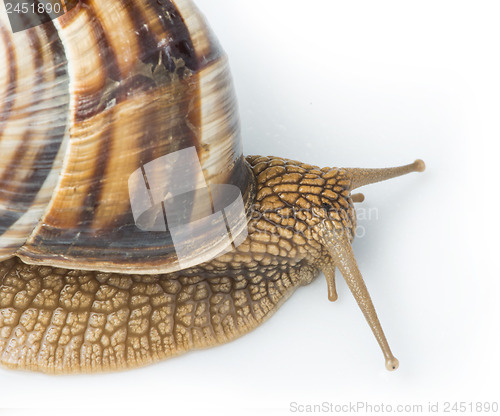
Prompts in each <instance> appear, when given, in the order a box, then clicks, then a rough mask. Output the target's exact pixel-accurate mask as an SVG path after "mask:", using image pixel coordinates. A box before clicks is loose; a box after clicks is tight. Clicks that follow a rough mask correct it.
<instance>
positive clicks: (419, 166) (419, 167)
mask: <svg viewBox="0 0 500 416" xmlns="http://www.w3.org/2000/svg"><path fill="white" fill-rule="evenodd" d="M413 166H414V167H415V172H424V171H425V162H424V161H423V160H422V159H417V160H415V162H413Z"/></svg>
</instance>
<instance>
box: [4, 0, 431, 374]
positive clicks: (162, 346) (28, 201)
mask: <svg viewBox="0 0 500 416" xmlns="http://www.w3.org/2000/svg"><path fill="white" fill-rule="evenodd" d="M0 10H1V12H0V58H3V59H2V62H5V64H4V65H3V66H2V67H0V152H1V154H2V158H1V159H0V260H1V261H0V362H1V363H3V364H5V365H7V366H10V367H13V368H27V369H32V370H39V371H45V372H56V373H59V372H89V371H102V370H113V369H122V368H130V367H134V366H139V365H144V364H147V363H151V362H153V361H157V360H160V359H163V358H166V357H170V356H174V355H178V354H180V353H182V352H185V351H188V350H190V349H193V348H202V347H207V346H213V345H218V344H221V343H224V342H227V341H230V340H232V339H234V338H236V337H238V336H241V335H243V334H245V333H247V332H248V331H250V330H252V329H253V328H255V327H256V326H257V325H259V324H260V323H262V322H264V321H265V320H266V319H267V317H269V316H270V315H271V314H272V313H273V312H274V311H275V310H276V309H277V308H278V307H279V306H280V305H281V304H282V303H283V302H284V301H285V300H286V299H287V298H288V297H289V296H290V295H291V293H292V292H293V291H294V290H295V289H296V288H297V287H299V286H301V285H305V284H308V283H310V282H311V281H312V279H313V278H314V277H316V276H317V275H318V273H319V272H320V271H323V272H324V273H325V276H326V278H327V283H328V291H329V298H330V300H335V299H336V298H337V293H336V290H335V269H336V268H337V269H339V271H340V272H341V273H342V275H343V276H344V278H345V279H346V281H347V284H348V286H349V288H350V290H351V291H352V293H353V294H354V296H355V298H356V300H357V302H358V304H359V306H360V308H361V310H362V312H363V314H364V315H365V317H366V319H367V321H368V323H369V325H370V327H371V329H372V331H373V332H374V335H375V337H376V339H377V341H378V343H379V345H380V346H381V348H382V352H383V354H384V357H385V360H386V366H387V368H388V369H395V368H396V367H397V365H398V363H397V360H396V359H395V358H394V356H393V355H392V352H391V350H390V348H389V345H388V343H387V340H386V339H385V336H384V333H383V331H382V328H381V326H380V323H379V321H378V318H377V315H376V312H375V309H374V307H373V304H372V302H371V299H370V296H369V294H368V291H367V289H366V286H365V284H364V282H363V279H362V277H361V274H360V272H359V270H358V267H357V264H356V260H355V258H354V255H353V252H352V248H351V241H352V240H353V238H354V235H355V229H356V215H355V210H354V206H353V203H354V202H361V201H362V197H361V196H360V194H355V195H351V192H352V191H353V190H354V189H356V188H358V187H360V186H364V185H367V184H369V183H373V182H378V181H381V180H385V179H389V178H392V177H395V176H399V175H403V174H406V173H409V172H415V171H422V170H423V169H424V164H423V162H422V161H416V162H415V163H413V164H411V165H408V166H402V167H399V168H388V169H337V168H323V169H320V168H318V167H316V166H312V165H308V164H304V163H300V162H298V161H292V160H287V159H282V158H275V157H260V156H249V157H247V158H244V157H243V153H242V146H241V139H240V130H239V121H238V116H237V106H236V100H235V97H234V93H233V88H232V82H231V78H230V74H229V69H228V65H227V59H226V57H225V55H224V53H223V52H222V50H221V48H220V47H219V45H218V43H217V41H216V40H215V38H214V36H213V35H212V33H211V32H210V30H209V28H208V26H207V24H206V22H205V20H204V19H203V17H202V16H201V14H200V13H199V12H198V11H197V9H196V7H195V6H194V5H193V4H192V3H191V1H189V0H158V1H153V0H146V1H139V0H101V1H99V2H98V1H96V0H85V1H81V2H79V3H78V4H77V5H76V6H74V7H73V8H72V9H71V10H70V11H68V12H67V13H66V14H65V15H63V16H61V17H59V18H58V19H56V20H54V21H51V22H48V23H46V24H43V25H39V26H35V27H32V28H30V29H28V30H25V31H21V32H17V33H12V31H11V30H10V27H9V20H8V16H7V15H6V13H5V8H0ZM172 201H173V202H172ZM171 203H172V204H171ZM222 211H223V212H224V213H223V214H221V212H222ZM171 221H173V222H171ZM179 230H180V231H179ZM177 232H179V234H177ZM179 236H180V237H182V238H181V239H180V240H179V239H178V238H177V237H179Z"/></svg>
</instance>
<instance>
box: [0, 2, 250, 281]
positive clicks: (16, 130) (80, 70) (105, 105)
mask: <svg viewBox="0 0 500 416" xmlns="http://www.w3.org/2000/svg"><path fill="white" fill-rule="evenodd" d="M0 10H1V12H0V59H2V62H5V64H2V66H1V67H0V153H1V154H2V158H1V159H0V260H5V259H7V258H10V257H12V256H14V255H16V256H18V257H20V258H21V259H22V260H23V261H25V262H26V263H31V264H50V265H55V266H60V267H65V268H72V267H77V268H78V269H83V270H85V269H89V270H101V271H108V272H124V273H127V272H134V273H159V272H161V273H165V272H171V271H174V270H178V269H182V268H185V267H190V266H193V265H196V264H199V263H201V262H203V261H206V260H208V259H210V258H213V257H214V256H215V255H216V254H217V253H218V252H220V250H221V247H222V243H225V241H223V240H222V239H221V237H220V236H219V235H218V234H217V233H216V232H215V233H214V234H213V235H208V236H207V235H203V236H202V237H200V238H199V239H198V240H197V239H196V238H191V243H192V244H191V245H190V246H189V247H185V249H184V252H183V256H182V261H180V256H179V255H178V253H177V252H176V249H177V250H178V249H179V248H178V246H177V245H176V246H175V248H174V244H173V240H174V239H175V238H174V237H173V232H171V233H170V232H165V231H168V230H166V223H165V222H163V220H164V217H163V215H162V214H164V212H163V213H162V211H161V207H162V205H161V198H160V200H158V201H157V200H155V193H154V192H153V191H154V189H153V188H154V186H155V185H154V183H155V182H158V183H161V184H160V185H158V186H159V187H160V188H161V189H156V191H157V192H156V193H157V194H158V193H160V194H161V197H164V196H165V194H168V193H169V192H171V191H172V188H173V187H174V188H175V186H176V185H175V182H177V183H178V182H179V181H180V179H182V180H181V181H180V182H182V183H189V184H191V185H189V186H188V188H189V189H188V190H190V191H192V192H193V193H194V196H193V199H196V198H200V192H202V190H203V189H205V188H206V187H207V186H208V187H209V188H210V189H212V192H215V191H214V189H215V187H216V186H217V185H221V184H224V185H232V186H233V188H232V189H236V190H237V191H238V190H239V192H240V193H241V195H242V197H243V201H244V205H248V204H249V203H250V201H251V200H252V196H251V195H252V192H253V190H252V186H253V184H252V179H251V177H250V176H249V171H248V168H247V165H246V162H245V160H244V158H243V155H242V146H241V140H240V131H239V121H238V115H237V110H236V101H235V97H234V94H233V88H232V83H231V78H230V74H229V69H228V64H227V59H226V56H225V55H224V53H223V51H222V49H221V48H220V47H219V45H218V43H217V41H216V40H215V38H214V36H213V35H212V33H211V32H210V30H209V28H208V26H207V25H206V23H205V21H204V19H203V18H202V17H201V15H200V13H199V12H198V10H197V9H196V7H195V6H194V5H193V4H192V2H191V1H190V0H173V1H167V0H161V1H158V2H157V1H144V2H139V1H131V0H121V1H116V0H100V1H95V0H88V1H82V2H79V3H78V4H77V5H76V6H75V7H74V8H73V9H72V10H70V11H69V12H67V13H66V14H65V15H63V16H62V17H60V18H59V19H57V20H54V21H52V22H49V23H46V24H43V25H40V26H36V27H33V28H31V29H29V30H25V31H20V32H17V33H12V31H11V30H10V27H9V21H8V18H7V15H6V13H5V8H0ZM175 154H177V155H184V156H182V157H181V156H179V157H178V158H177V159H172V160H170V159H168V160H170V162H171V163H170V164H168V166H166V164H165V163H163V164H162V166H163V167H160V168H159V169H158V166H159V163H160V164H161V163H162V162H164V161H165V160H166V159H165V158H168V157H170V156H169V155H175ZM186 157H188V158H189V157H194V158H195V159H196V160H195V162H196V163H198V162H199V164H198V165H197V166H198V167H197V168H196V169H191V167H189V169H188V167H186V160H188V159H186ZM162 158H163V159H162ZM189 160H191V159H189ZM196 163H195V164H196ZM200 184H201V185H200ZM234 187H236V188H234ZM183 189H184V188H183ZM185 190H186V189H184V191H185ZM181 191H182V189H181V190H180V191H179V192H178V193H180V192H181ZM148 196H149V197H150V198H151V200H148ZM211 198H212V205H214V204H215V205H216V203H215V202H214V198H215V196H214V195H213V193H212V195H211ZM184 202H185V201H181V202H180V203H181V205H182V203H184ZM141 204H142V205H141ZM134 205H135V206H136V207H135V208H136V209H135V210H134ZM141 206H142V208H141ZM154 206H156V208H157V211H158V209H159V211H158V212H156V213H153V214H152V219H150V220H149V221H150V222H151V221H152V222H153V223H155V221H156V223H155V224H156V225H155V224H153V226H152V227H151V226H150V227H148V226H147V225H146V226H145V227H142V228H141V227H140V226H139V222H138V216H140V214H141V213H142V211H146V210H147V209H148V208H152V207H153V208H154ZM137 207H139V208H137ZM158 207H159V208H158ZM214 208H216V207H215V206H211V207H208V210H210V209H212V210H213V209H214ZM163 209H168V208H165V207H163ZM186 210H187V213H186V212H184V213H183V215H184V216H187V217H189V218H191V217H192V216H193V215H194V214H193V211H194V209H193V208H192V207H188V208H186ZM240 211H241V209H240ZM243 214H244V208H243ZM198 217H200V215H198ZM201 217H202V218H208V219H206V220H200V221H201V222H198V223H197V227H198V230H200V229H201V230H205V231H206V233H208V234H210V232H211V231H210V230H213V227H212V226H213V224H212V223H210V221H213V218H210V217H207V216H203V215H202V216H201ZM189 218H188V219H189ZM191 220H192V218H191ZM203 221H205V223H203ZM147 222H148V220H146V223H147ZM233 222H234V223H233V224H232V226H231V231H232V232H233V233H232V234H231V236H232V238H233V240H234V239H236V238H237V237H238V235H239V234H240V233H243V232H244V230H245V226H246V218H245V215H239V216H237V217H236V219H234V220H233ZM158 224H160V228H158ZM161 224H163V229H162V226H161ZM169 224H170V223H169ZM150 225H151V224H150ZM155 227H156V228H155ZM162 231H163V232H162Z"/></svg>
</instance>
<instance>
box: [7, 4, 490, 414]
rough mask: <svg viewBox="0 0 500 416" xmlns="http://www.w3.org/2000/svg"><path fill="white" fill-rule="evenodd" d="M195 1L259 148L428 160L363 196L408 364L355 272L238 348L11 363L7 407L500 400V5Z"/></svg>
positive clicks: (370, 254) (313, 155) (351, 159)
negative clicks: (77, 369) (106, 361)
mask: <svg viewBox="0 0 500 416" xmlns="http://www.w3.org/2000/svg"><path fill="white" fill-rule="evenodd" d="M197 4H198V5H199V7H200V8H201V9H202V10H203V12H204V13H205V15H206V16H207V18H208V20H209V21H210V22H211V25H212V27H213V29H214V31H215V32H216V33H217V35H218V37H219V39H220V41H221V43H222V45H223V46H224V48H225V50H226V52H227V53H228V55H229V58H230V63H231V67H232V70H233V77H234V81H235V85H236V90H237V95H238V99H239V105H240V113H241V119H242V128H243V140H244V148H245V153H246V154H265V155H278V156H284V157H290V158H294V159H300V160H302V161H304V162H309V163H312V164H317V165H319V166H322V167H323V166H355V167H358V166H359V167H386V166H393V165H398V164H404V163H408V162H412V161H413V160H414V159H416V158H422V159H424V160H425V162H426V163H427V167H428V169H427V171H426V172H425V173H424V174H418V175H417V174H412V175H411V176H407V177H404V178H399V179H396V180H393V181H390V182H386V183H383V184H377V185H372V186H370V187H367V188H365V189H363V192H364V193H365V195H366V198H367V199H366V202H365V203H363V204H361V205H359V208H361V209H364V210H365V211H364V212H366V210H370V209H372V212H373V210H376V212H377V215H375V216H373V217H372V218H371V220H364V221H361V222H360V225H361V226H362V228H363V230H364V232H366V235H365V236H364V237H363V238H360V239H357V240H356V241H355V244H354V250H355V253H356V256H357V259H358V263H359V266H360V269H361V271H362V273H363V275H364V277H365V281H366V283H367V286H368V289H369V290H370V293H371V295H372V298H373V301H374V303H375V306H376V308H377V311H378V314H379V317H380V320H381V322H382V326H383V327H384V329H385V332H386V335H387V338H388V340H389V343H390V345H391V347H392V350H393V352H394V354H395V355H396V356H397V357H398V359H399V360H400V368H399V369H398V370H397V371H396V372H392V373H389V372H387V371H386V370H385V367H384V360H383V357H382V354H381V352H380V350H379V347H378V345H377V343H376V341H375V339H374V337H373V335H372V333H371V332H370V330H369V327H368V325H367V324H366V322H365V321H364V318H363V316H362V314H361V312H360V311H359V309H358V307H357V306H356V304H355V301H354V299H353V297H352V295H351V294H350V293H349V291H348V289H347V287H346V285H345V283H344V282H343V281H342V278H341V277H340V276H339V279H338V292H339V300H338V301H337V302H336V303H330V302H328V300H327V288H326V282H325V279H324V277H323V276H320V277H319V278H318V279H317V280H316V281H314V282H313V283H312V284H311V285H310V286H308V287H304V288H300V289H299V290H298V291H297V292H296V293H295V294H294V295H293V296H292V298H291V299H290V300H289V301H287V302H286V304H285V305H284V306H283V307H282V308H281V309H280V310H279V311H278V312H277V313H276V314H275V315H274V316H273V317H272V318H271V319H270V320H269V321H268V322H267V323H266V324H264V325H263V326H262V327H260V328H259V329H257V330H255V331H254V332H252V333H250V334H248V335H246V336H244V337H242V338H241V339H239V340H237V341H235V342H232V343H230V344H227V345H225V346H221V347H217V348H214V349H211V350H205V351H198V352H193V353H189V354H187V355H185V356H183V357H180V358H176V359H173V360H170V361H165V362H163V363H160V364H156V365H153V366H150V367H147V368H144V369H140V370H135V371H128V372H122V373H117V374H108V375H98V376H71V377H49V376H44V375H39V374H29V373H19V372H12V371H6V370H0V400H1V401H0V407H5V408H9V407H19V406H20V407H29V406H35V407H42V408H50V407H59V408H75V407H83V408H100V409H103V408H109V409H112V408H123V409H124V411H123V412H122V414H123V413H125V414H137V413H138V409H141V410H142V411H144V412H145V413H146V412H147V413H153V410H154V411H155V414H165V415H166V414H172V411H174V410H176V411H177V412H178V411H180V410H184V411H187V412H196V410H197V409H198V413H199V414H203V415H205V414H211V413H216V412H217V411H219V412H217V413H226V412H227V413H229V412H237V413H233V414H257V412H260V413H261V414H284V415H285V414H290V412H289V410H290V403H291V402H297V403H299V404H320V403H322V402H325V401H326V402H330V403H333V404H348V403H349V402H350V401H352V402H358V401H361V402H369V403H371V404H381V403H385V404H391V405H397V404H400V403H402V404H422V405H424V408H426V407H427V404H428V403H429V402H433V403H435V402H436V401H439V402H440V404H441V406H444V402H445V401H451V402H455V401H465V402H470V401H473V402H476V401H495V400H496V401H500V395H499V393H498V392H499V391H500V382H499V370H500V359H499V356H500V354H499V351H500V337H499V330H500V325H499V316H500V307H499V305H498V303H497V301H498V298H499V293H500V283H499V281H500V276H499V275H500V273H499V272H498V264H497V262H496V259H497V258H498V253H497V251H498V233H497V231H498V229H497V227H496V226H497V225H498V218H497V217H498V207H499V205H498V191H497V188H498V186H495V181H496V180H497V179H498V177H499V175H498V173H497V171H496V166H495V165H498V155H499V151H498V146H497V143H498V141H499V139H500V134H499V128H498V125H499V114H500V82H499V77H500V60H499V53H498V51H499V45H498V42H499V40H500V30H499V27H500V25H499V22H498V16H499V11H500V10H498V9H497V7H495V6H496V4H497V2H495V1H474V2H472V1H469V2H463V1H436V0H433V1H426V0H423V1H419V2H409V1H401V0H398V1H396V0H395V1H387V0H381V1H380V0H379V1H368V0H365V1H336V0H335V1H334V0H328V1H327V0H308V1H307V2H304V1H300V2H299V1H295V0H267V1H263V0H245V1H243V0H237V1H235V0H198V1H197ZM136 409H137V410H136ZM203 409H205V410H203ZM441 409H443V407H441ZM10 413H11V414H17V412H15V411H10ZM38 413H39V414H44V412H42V411H39V412H38ZM82 413H83V412H82ZM98 413H99V411H98V410H95V411H94V414H98ZM106 414H110V411H107V412H106ZM292 414H293V413H292Z"/></svg>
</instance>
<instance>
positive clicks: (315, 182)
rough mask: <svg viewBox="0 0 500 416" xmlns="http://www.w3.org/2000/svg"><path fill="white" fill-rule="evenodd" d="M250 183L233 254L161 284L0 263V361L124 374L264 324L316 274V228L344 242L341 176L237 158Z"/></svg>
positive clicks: (320, 262) (350, 214)
mask: <svg viewBox="0 0 500 416" xmlns="http://www.w3.org/2000/svg"><path fill="white" fill-rule="evenodd" d="M247 161H248V162H249V164H250V166H251V168H252V170H253V173H254V175H255V178H256V183H257V189H256V197H255V203H254V207H253V211H252V212H251V213H249V217H250V219H249V224H248V226H249V236H248V238H247V240H246V241H245V242H244V243H243V244H241V245H240V246H239V247H238V248H237V249H236V250H235V251H233V252H231V253H227V254H225V255H223V256H221V257H219V258H218V259H215V260H212V261H211V262H208V263H205V264H202V265H200V266H197V267H194V268H191V269H188V270H184V271H181V272H177V273H171V274H166V275H149V276H145V275H142V276H141V275H119V274H110V273H100V272H89V271H79V270H66V269H59V268H52V267H45V266H44V267H42V266H32V265H26V264H24V263H22V262H21V260H19V259H17V258H13V259H10V260H7V261H5V262H3V263H1V264H0V362H1V363H2V364H4V365H6V366H9V367H12V368H20V369H30V370H37V371H43V372H48V373H72V372H96V371H106V370H119V369H125V368H132V367H137V366H142V365H145V364H149V363H152V362H154V361H158V360H162V359H164V358H168V357H171V356H175V355H178V354H181V353H183V352H185V351H188V350H191V349H195V348H204V347H209V346H214V345H218V344H222V343H225V342H228V341H231V340H233V339H235V338H237V337H239V336H241V335H243V334H245V333H247V332H249V331H250V330H252V329H254V328H255V327H256V326H258V325H259V324H261V323H262V322H264V321H265V320H266V319H267V318H268V317H269V316H270V315H271V314H272V313H273V312H275V311H276V310H277V308H278V307H279V306H280V305H281V304H282V303H283V302H284V301H285V300H286V299H287V298H288V297H289V296H290V295H291V294H292V293H293V291H294V290H295V289H296V288H297V287H299V286H301V285H305V284H308V283H310V282H311V281H312V280H313V279H314V277H316V276H317V275H318V273H319V271H320V270H321V269H324V268H328V267H329V268H332V267H333V268H334V266H333V264H332V260H331V257H330V255H329V252H328V250H327V249H326V248H324V246H323V245H322V244H321V242H320V237H319V235H318V233H317V231H316V229H317V228H316V226H317V225H318V224H320V223H321V222H322V221H324V220H325V219H327V220H329V221H331V222H333V223H334V224H335V223H336V224H338V226H339V227H340V228H342V229H344V230H345V231H346V235H348V238H349V239H352V238H353V236H354V230H355V212H354V208H353V205H352V200H351V199H350V191H349V190H348V187H349V185H350V179H349V175H348V173H347V172H346V171H343V170H337V169H329V168H325V169H319V168H317V167H315V166H310V165H305V164H302V163H299V162H296V161H289V160H285V159H279V158H267V157H248V158H247Z"/></svg>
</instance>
